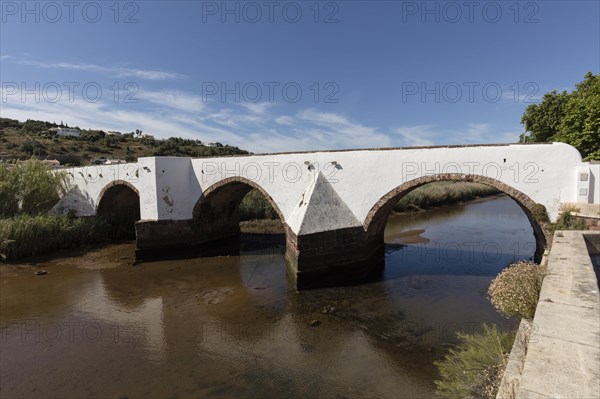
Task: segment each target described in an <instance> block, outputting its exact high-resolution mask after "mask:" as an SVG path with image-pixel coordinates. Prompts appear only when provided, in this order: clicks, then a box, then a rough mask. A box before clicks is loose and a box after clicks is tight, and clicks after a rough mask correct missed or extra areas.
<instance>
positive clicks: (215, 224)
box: [193, 176, 287, 242]
mask: <svg viewBox="0 0 600 399" xmlns="http://www.w3.org/2000/svg"><path fill="white" fill-rule="evenodd" d="M253 190H254V192H255V193H256V194H258V196H259V197H263V198H264V199H265V200H266V202H268V203H269V204H270V205H271V207H272V208H273V210H274V212H275V214H276V216H277V218H278V220H279V221H280V222H281V232H282V233H283V232H285V231H287V229H286V223H285V218H284V217H283V214H282V212H281V210H280V209H279V207H278V206H277V203H276V202H275V201H274V200H273V198H272V197H271V196H270V195H269V193H267V192H266V191H265V190H264V189H263V188H262V187H261V186H260V185H258V184H256V183H255V182H253V181H251V180H248V179H246V178H243V177H239V176H236V177H230V178H226V179H223V180H221V181H219V182H218V183H215V184H214V185H213V186H211V187H209V188H208V189H207V190H206V191H204V193H203V194H202V196H201V197H200V199H199V200H198V201H197V202H196V205H195V206H194V210H193V220H194V228H195V229H196V232H197V233H199V234H200V235H201V236H202V237H203V240H206V241H215V240H225V239H229V240H231V241H234V240H235V241H236V242H238V240H237V238H238V237H239V236H240V233H241V230H240V204H241V203H242V201H243V200H244V198H245V197H246V196H247V195H248V194H249V193H250V192H251V191H253ZM259 234H260V233H259Z"/></svg>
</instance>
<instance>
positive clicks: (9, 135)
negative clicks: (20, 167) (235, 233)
mask: <svg viewBox="0 0 600 399" xmlns="http://www.w3.org/2000/svg"><path fill="white" fill-rule="evenodd" d="M62 126H63V125H62V122H61V124H60V125H58V124H56V123H50V122H43V121H34V120H27V121H26V122H19V121H17V120H14V119H7V118H0V159H2V160H9V159H21V160H23V159H29V158H32V157H35V158H39V159H57V160H59V161H60V163H61V164H62V165H73V166H81V165H89V164H91V163H92V162H93V161H94V160H96V159H99V158H109V159H122V160H125V161H128V162H134V161H135V160H137V158H139V157H147V156H189V157H207V156H219V155H235V154H248V151H244V150H241V149H239V148H238V147H232V146H228V145H223V144H221V143H211V144H210V145H208V143H202V142H201V141H200V140H190V139H182V138H178V137H171V138H169V139H165V140H161V139H155V138H153V137H152V136H147V135H144V134H143V133H142V132H141V131H139V130H138V131H136V132H130V133H120V132H110V133H109V132H105V131H102V130H83V129H79V130H80V131H81V136H80V137H59V136H57V135H56V133H55V132H53V131H51V130H50V129H52V128H57V127H62ZM64 127H68V126H64ZM74 128H76V129H78V128H77V127H74Z"/></svg>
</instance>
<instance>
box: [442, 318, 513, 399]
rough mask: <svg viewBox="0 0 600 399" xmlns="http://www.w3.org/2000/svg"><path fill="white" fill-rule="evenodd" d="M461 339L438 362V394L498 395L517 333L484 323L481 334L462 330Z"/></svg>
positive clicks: (453, 398) (461, 398) (458, 397)
mask: <svg viewBox="0 0 600 399" xmlns="http://www.w3.org/2000/svg"><path fill="white" fill-rule="evenodd" d="M459 338H460V339H461V341H462V342H461V343H460V344H458V345H457V346H456V347H455V348H453V349H450V351H449V352H448V354H447V355H446V357H445V358H444V360H441V361H438V362H436V363H435V364H436V366H437V368H438V370H439V372H440V376H441V379H440V380H438V381H435V385H436V395H437V396H440V397H443V398H448V399H465V398H489V399H492V398H495V397H496V393H497V392H498V387H499V386H500V381H501V380H502V374H503V373H504V369H505V368H506V363H507V361H508V355H509V354H510V350H511V348H512V345H513V342H514V339H515V334H514V333H510V332H502V331H498V330H497V329H496V326H488V325H484V326H483V332H482V333H481V334H472V335H468V334H459Z"/></svg>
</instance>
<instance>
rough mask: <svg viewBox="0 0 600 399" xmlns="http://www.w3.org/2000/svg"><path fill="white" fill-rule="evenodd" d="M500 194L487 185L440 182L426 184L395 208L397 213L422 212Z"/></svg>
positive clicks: (404, 198)
mask: <svg viewBox="0 0 600 399" xmlns="http://www.w3.org/2000/svg"><path fill="white" fill-rule="evenodd" d="M498 193H499V191H498V190H496V189H495V188H493V187H490V186H486V185H485V184H480V183H470V182H454V181H440V182H434V183H429V184H425V185H423V186H421V187H418V188H416V189H414V190H413V191H411V192H410V193H408V194H406V195H405V196H404V197H402V198H401V199H400V201H398V203H397V204H396V205H395V206H394V210H395V211H396V212H406V211H414V210H421V209H427V208H432V207H436V206H441V205H447V204H454V203H457V202H461V201H469V200H473V199H475V198H478V197H485V196H488V195H494V194H498Z"/></svg>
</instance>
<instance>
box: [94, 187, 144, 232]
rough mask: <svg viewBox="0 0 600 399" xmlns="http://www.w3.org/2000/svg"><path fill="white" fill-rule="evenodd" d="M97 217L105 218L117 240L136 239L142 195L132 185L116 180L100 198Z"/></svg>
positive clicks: (104, 190)
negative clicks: (136, 224)
mask: <svg viewBox="0 0 600 399" xmlns="http://www.w3.org/2000/svg"><path fill="white" fill-rule="evenodd" d="M97 204H98V205H97V207H96V215H98V216H101V217H104V218H105V219H106V220H107V221H108V222H109V224H110V226H111V228H112V230H113V231H112V234H111V235H112V236H113V237H116V238H128V239H133V238H135V223H136V222H137V221H138V220H140V195H139V192H138V190H137V188H135V187H134V186H133V185H132V184H131V183H128V182H126V181H123V180H115V181H113V182H111V183H110V184H108V185H107V186H106V187H104V188H103V189H102V191H101V192H100V195H99V196H98V201H97Z"/></svg>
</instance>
